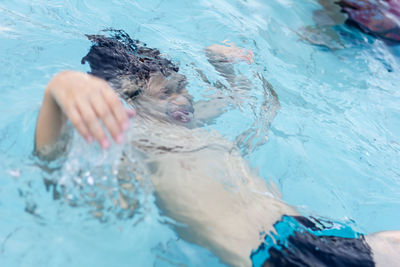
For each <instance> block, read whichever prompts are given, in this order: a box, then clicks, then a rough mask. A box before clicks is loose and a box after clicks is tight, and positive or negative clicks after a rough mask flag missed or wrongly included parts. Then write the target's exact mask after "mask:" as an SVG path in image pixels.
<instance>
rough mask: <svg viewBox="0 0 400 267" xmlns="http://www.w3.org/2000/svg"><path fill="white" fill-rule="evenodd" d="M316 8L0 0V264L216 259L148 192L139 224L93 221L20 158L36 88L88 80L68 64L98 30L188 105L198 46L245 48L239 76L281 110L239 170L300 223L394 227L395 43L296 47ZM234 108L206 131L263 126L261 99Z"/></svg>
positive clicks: (199, 64)
mask: <svg viewBox="0 0 400 267" xmlns="http://www.w3.org/2000/svg"><path fill="white" fill-rule="evenodd" d="M318 8H319V7H318V5H317V3H316V1H295V0H273V1H268V3H264V2H263V1H185V2H183V1H141V2H134V1H113V2H110V1H107V2H106V1H35V3H32V2H31V1H7V3H3V2H1V3H0V62H1V64H0V65H1V66H2V68H1V69H0V77H1V79H0V89H1V90H0V92H1V98H0V111H1V114H3V115H2V116H1V117H0V151H1V153H0V160H1V162H2V168H1V177H2V179H1V180H0V185H1V186H0V218H1V220H0V229H1V230H0V265H1V266H70V265H73V266H150V265H157V266H170V265H173V264H178V263H186V264H188V265H190V266H196V265H204V264H205V263H209V264H210V265H213V266H214V265H215V266H217V265H218V264H219V263H218V260H217V259H216V258H215V257H214V256H212V255H211V253H209V252H207V251H206V250H205V249H202V248H200V247H198V246H195V245H192V244H189V243H187V242H184V241H182V240H180V239H179V238H178V236H177V235H176V233H174V232H173V231H172V230H171V229H170V227H169V226H168V223H166V222H165V221H166V220H167V219H166V218H164V217H163V216H162V215H160V214H159V213H158V211H157V208H156V207H155V206H154V204H153V203H152V199H151V195H150V196H147V198H148V199H147V203H148V205H147V206H146V208H147V209H146V210H145V211H143V216H140V220H136V219H135V220H134V221H130V220H118V219H116V218H110V220H109V221H107V222H99V221H98V220H96V219H93V218H91V217H90V216H85V215H84V214H86V213H85V212H84V211H82V210H83V209H84V208H79V207H78V208H73V207H71V206H69V205H67V204H66V203H65V202H62V201H54V200H53V195H52V192H51V189H50V190H46V187H45V185H44V183H43V177H47V175H48V174H46V173H45V172H44V171H43V170H42V169H41V168H39V167H38V166H37V165H36V164H35V162H36V161H35V159H34V158H33V157H32V156H31V152H32V149H33V132H34V125H35V121H36V116H37V112H38V109H39V107H40V103H41V101H42V93H43V89H44V87H45V85H46V83H47V81H48V80H49V79H50V77H51V76H52V75H53V74H55V73H56V72H57V71H60V70H62V69H77V70H82V71H87V70H88V66H87V65H81V64H80V60H81V58H82V57H83V56H84V55H85V54H86V53H87V51H88V49H89V46H90V43H89V41H87V39H86V38H85V37H84V34H88V33H97V32H99V31H100V30H102V29H105V28H110V27H113V28H117V29H124V30H126V31H127V32H128V33H129V34H130V35H131V36H133V37H135V38H138V39H140V40H143V41H144V42H146V43H148V45H149V46H151V47H158V48H160V50H161V52H162V53H165V54H168V55H169V56H170V57H171V58H172V59H173V60H174V61H176V62H179V63H180V67H181V71H182V72H183V73H185V74H186V75H187V76H188V78H189V81H190V86H189V88H188V89H189V90H190V92H191V93H192V94H193V95H194V97H195V99H201V98H202V96H203V95H204V94H207V93H208V92H207V89H208V88H207V85H206V84H204V82H202V80H201V79H200V78H199V75H198V72H197V71H196V69H201V70H202V71H203V72H204V73H205V74H206V75H207V77H208V78H209V79H210V80H216V79H218V77H217V75H216V73H215V72H214V71H213V69H212V68H211V67H210V66H209V64H208V63H207V61H206V58H205V56H204V52H203V48H204V47H206V46H207V45H210V44H213V43H218V42H221V41H223V40H226V39H228V40H230V41H232V42H235V43H237V44H238V45H240V46H243V47H246V48H250V49H252V50H253V51H254V53H255V58H256V62H255V63H256V64H254V65H252V66H247V65H246V64H242V65H239V68H240V70H241V71H242V72H243V73H245V74H247V76H249V77H256V76H257V73H261V74H262V75H263V76H264V77H265V78H266V79H267V80H268V81H269V82H270V83H271V84H272V85H273V87H274V89H275V91H276V92H277V94H278V96H279V100H280V103H281V109H280V110H279V112H278V115H277V117H276V118H275V119H274V121H273V122H272V125H271V127H270V129H269V131H268V142H266V143H265V144H263V145H260V146H258V147H256V148H254V149H253V150H251V151H249V152H248V153H247V154H246V159H247V160H248V162H249V163H250V164H251V165H252V166H253V167H255V168H258V170H259V173H260V175H261V177H263V178H264V179H266V180H272V181H274V182H275V183H276V184H277V185H278V187H279V188H280V189H281V191H282V196H283V199H284V200H285V201H286V202H288V203H289V204H291V205H295V206H297V207H299V208H300V209H301V211H302V212H303V213H304V214H318V215H319V216H326V217H328V218H331V219H335V220H337V221H342V222H345V223H346V224H348V225H350V226H352V227H353V228H354V229H355V230H357V231H360V232H363V233H371V232H375V231H380V230H395V229H400V224H399V221H400V215H399V213H398V212H397V211H398V210H399V208H400V189H399V183H400V167H399V166H400V164H399V160H398V158H399V157H398V156H399V152H400V140H399V136H400V116H399V105H398V102H399V100H400V93H399V92H398V90H397V89H398V84H399V81H400V76H399V71H400V68H399V54H400V52H399V49H400V48H398V47H397V48H396V47H388V46H386V45H385V44H384V43H383V42H382V41H379V40H375V39H373V38H372V37H369V36H367V35H364V34H362V33H360V32H358V31H357V30H355V29H352V28H349V27H347V26H343V27H342V29H341V30H342V32H344V33H346V35H344V36H343V42H344V43H345V45H346V48H344V49H341V50H335V51H331V50H329V49H326V48H324V47H317V46H312V45H310V44H308V43H306V42H303V41H301V40H300V39H301V38H300V36H299V34H298V32H299V31H300V29H301V28H302V27H304V26H307V25H311V24H313V21H312V12H313V10H315V9H318ZM396 54H397V56H396ZM254 79H255V80H256V78H254ZM240 100H241V101H240V102H239V103H237V105H236V106H235V109H233V110H231V111H229V112H227V113H226V114H224V115H223V116H221V117H220V118H219V119H218V120H217V121H216V123H215V124H213V125H210V126H209V128H210V129H215V130H217V131H219V132H220V133H222V134H223V135H224V136H225V137H226V138H227V139H230V140H235V139H236V138H237V136H239V135H240V134H241V133H243V132H244V131H246V130H247V129H249V128H251V127H253V123H255V126H254V127H255V128H254V129H259V128H260V127H263V124H262V119H263V118H264V117H263V116H265V114H263V112H262V111H263V110H262V93H260V91H259V90H253V91H249V92H248V94H247V95H245V96H243V98H241V99H240ZM251 132H252V133H253V132H254V131H251ZM261 137H262V136H261ZM250 140H252V139H250ZM249 144H250V143H246V142H245V143H243V144H242V145H241V148H242V150H243V152H246V151H247V148H248V147H249ZM92 156H93V155H92ZM99 157H101V156H99ZM95 159H96V158H95ZM104 160H105V161H106V162H112V159H108V158H107V157H105V159H104ZM93 162H95V160H94V161H91V162H89V163H93ZM74 166H75V165H74Z"/></svg>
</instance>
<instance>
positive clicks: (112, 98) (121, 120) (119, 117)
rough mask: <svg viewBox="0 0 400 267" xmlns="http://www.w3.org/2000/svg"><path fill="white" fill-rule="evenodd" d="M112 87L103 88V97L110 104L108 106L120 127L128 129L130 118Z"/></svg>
mask: <svg viewBox="0 0 400 267" xmlns="http://www.w3.org/2000/svg"><path fill="white" fill-rule="evenodd" d="M111 90H112V89H111V88H105V89H104V90H102V94H103V97H104V99H105V101H106V102H107V104H108V108H109V110H110V111H111V113H112V116H113V117H114V118H115V120H116V121H117V123H118V126H119V128H120V129H124V130H126V129H127V128H128V125H129V118H128V115H127V114H126V112H125V111H124V106H123V105H122V102H121V100H120V99H119V98H118V96H117V95H116V94H115V93H114V91H111Z"/></svg>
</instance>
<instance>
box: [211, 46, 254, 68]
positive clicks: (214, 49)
mask: <svg viewBox="0 0 400 267" xmlns="http://www.w3.org/2000/svg"><path fill="white" fill-rule="evenodd" d="M223 43H224V44H225V45H220V44H213V45H210V46H209V47H207V48H206V50H207V51H209V52H211V53H213V54H214V55H215V56H220V57H222V58H224V59H227V60H228V61H230V62H235V61H236V60H241V61H245V62H247V63H248V64H251V63H253V62H254V53H253V51H251V50H249V49H244V48H240V47H238V46H236V45H235V44H233V43H230V42H227V41H224V42H223Z"/></svg>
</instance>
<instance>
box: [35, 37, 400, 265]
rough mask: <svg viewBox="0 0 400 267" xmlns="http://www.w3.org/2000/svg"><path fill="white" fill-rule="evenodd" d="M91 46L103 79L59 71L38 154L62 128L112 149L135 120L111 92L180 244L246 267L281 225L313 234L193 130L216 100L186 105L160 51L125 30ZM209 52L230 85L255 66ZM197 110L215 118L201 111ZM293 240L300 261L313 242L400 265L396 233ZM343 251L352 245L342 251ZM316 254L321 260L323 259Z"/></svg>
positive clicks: (332, 255) (50, 148)
mask: <svg viewBox="0 0 400 267" xmlns="http://www.w3.org/2000/svg"><path fill="white" fill-rule="evenodd" d="M89 39H91V40H92V41H93V43H94V45H93V46H92V48H91V50H90V51H89V53H88V55H87V56H86V57H84V58H83V62H84V61H88V62H89V64H90V66H91V70H92V73H93V75H97V76H99V77H100V78H99V77H95V76H93V75H88V74H84V73H80V72H75V71H66V72H62V73H60V74H57V75H55V76H54V78H53V79H52V80H51V81H50V82H49V84H48V86H47V88H46V91H45V95H44V100H43V104H42V108H41V111H40V114H39V117H38V121H37V127H36V133H35V149H36V151H37V153H38V154H39V155H41V156H43V157H45V158H47V159H53V158H55V157H56V156H57V155H58V154H60V153H63V152H64V151H65V149H66V146H67V143H68V140H67V139H65V138H63V136H64V134H63V131H66V129H65V128H66V122H67V120H70V121H71V123H72V124H73V126H74V127H75V128H76V129H77V130H78V132H79V133H80V134H81V135H82V136H83V137H84V138H85V139H86V140H87V141H88V142H92V141H93V140H94V139H96V140H97V142H98V143H99V144H100V145H101V146H102V147H103V148H107V147H109V146H110V142H109V140H108V139H107V137H106V135H105V132H104V131H103V129H102V127H101V124H100V121H101V122H103V123H104V125H105V127H106V129H107V130H108V131H109V132H110V134H111V136H112V138H113V139H114V141H115V142H117V143H121V142H123V132H124V130H126V129H127V128H128V127H129V117H131V116H134V113H135V112H134V111H133V110H130V109H124V108H123V106H122V103H121V101H120V100H119V99H118V95H117V94H116V93H115V92H117V93H118V94H119V95H120V96H121V97H123V98H125V99H126V101H127V102H128V103H129V104H131V105H133V106H135V107H136V110H137V113H138V116H137V117H136V119H135V120H134V121H133V122H131V123H133V124H134V127H137V129H138V131H137V132H136V133H135V134H137V135H138V136H137V138H136V139H134V142H133V143H132V145H134V146H136V147H138V148H139V149H141V150H143V151H144V153H145V154H146V155H147V161H148V164H149V165H150V166H151V169H152V173H151V181H152V183H153V185H154V189H155V192H154V194H155V195H156V199H157V205H158V206H159V208H160V209H161V210H162V212H163V213H164V214H166V215H167V216H169V217H171V218H172V219H174V220H175V221H177V222H179V225H174V228H175V230H176V231H177V233H178V234H179V236H180V237H181V238H183V239H185V240H187V241H189V242H192V243H195V244H198V245H201V246H203V247H205V248H207V249H209V250H210V251H212V252H213V253H214V254H215V255H217V256H218V257H219V258H220V259H221V260H222V261H223V262H225V263H227V264H230V265H233V266H249V265H251V261H250V254H251V252H252V251H253V250H256V249H257V248H258V247H259V245H260V243H262V242H263V238H264V236H263V235H262V234H260V233H269V232H270V231H272V230H273V226H274V225H275V224H276V222H279V220H281V218H293V219H294V220H295V221H297V222H299V223H300V224H302V225H307V228H308V227H311V228H312V227H313V226H312V222H310V221H309V220H308V219H306V218H304V217H301V216H299V215H298V212H297V211H296V210H295V209H294V208H292V207H290V206H288V205H286V204H285V203H283V202H282V201H281V200H280V199H279V193H278V192H276V191H274V190H273V189H271V188H270V187H268V185H267V184H266V183H265V182H264V181H263V180H262V179H261V178H260V177H258V176H257V175H256V174H254V172H252V171H251V170H250V168H249V167H248V165H247V164H246V162H245V161H244V159H243V158H242V157H241V156H240V154H239V153H237V151H236V150H235V148H234V147H233V146H232V144H231V143H230V142H228V141H227V140H224V139H223V138H221V137H220V136H218V135H212V134H210V133H208V132H207V131H202V130H201V129H199V130H196V126H199V125H198V124H197V122H196V119H193V118H196V117H199V118H200V119H203V120H205V121H206V120H207V119H209V118H210V117H215V116H218V115H219V113H220V110H219V109H215V106H216V105H217V106H218V101H217V102H211V104H210V103H209V104H207V103H200V105H197V104H198V103H194V104H193V103H192V99H191V97H190V96H189V95H188V93H187V91H186V89H185V85H186V83H185V77H184V76H182V75H180V74H178V73H177V72H178V68H177V67H176V66H175V65H174V64H173V63H172V62H170V61H169V60H166V59H164V58H162V57H161V56H160V53H159V52H158V50H156V49H151V48H147V47H145V46H144V45H142V44H141V43H140V42H138V41H134V40H131V39H130V38H129V36H127V35H126V34H125V33H123V32H117V34H116V35H115V36H114V37H112V38H108V37H104V36H101V35H94V36H89ZM206 54H207V56H208V58H209V61H210V63H211V64H213V65H214V67H215V69H216V70H217V71H219V72H221V73H223V74H224V77H225V78H226V79H227V80H228V82H229V83H230V85H231V86H237V84H238V83H239V82H240V81H237V80H236V77H235V75H234V72H232V63H234V62H236V61H246V62H248V63H252V61H253V54H252V52H250V51H248V50H245V49H242V48H239V47H237V46H234V45H229V46H226V45H212V46H210V47H208V49H206ZM106 81H107V82H108V83H107V82H106ZM110 85H112V86H113V87H114V89H113V88H112V87H110ZM248 85H249V86H251V83H249V84H248ZM114 90H115V91H114ZM271 90H272V89H271ZM271 95H272V97H271V101H277V98H276V94H275V93H274V92H271ZM216 103H217V104H216ZM193 107H194V109H193ZM196 107H199V109H197V108H196ZM213 107H214V109H213ZM277 107H279V104H278V103H276V104H275V108H277ZM201 108H203V109H205V110H206V111H210V110H211V111H212V112H206V111H204V113H203V112H201ZM193 112H195V113H197V112H200V113H199V116H197V115H196V116H192V114H191V113H193ZM202 114H203V115H202ZM135 129H136V128H135ZM140 130H142V132H140ZM165 133H174V134H175V136H176V137H175V138H174V137H173V135H171V134H169V135H168V138H162V137H163V136H164V135H165ZM158 137H160V138H159V139H157V138H158ZM209 170H211V172H210V171H209ZM221 173H222V174H223V175H222V176H219V175H221ZM283 220H284V219H283ZM299 241H301V242H303V244H306V245H305V246H302V247H300V248H298V249H300V250H299V251H298V253H297V254H296V253H295V254H294V255H292V257H294V259H295V260H297V261H298V260H300V256H301V255H303V254H301V252H302V250H305V251H304V252H302V253H305V255H309V253H310V251H308V250H307V249H311V252H312V251H313V250H315V248H316V247H317V245H316V244H317V243H318V242H323V243H326V242H328V241H334V242H333V243H332V242H331V243H332V244H336V246H335V245H332V248H330V247H329V248H327V249H328V251H320V252H319V253H322V256H323V257H325V258H326V259H328V260H332V259H334V260H336V262H354V261H355V262H359V261H358V260H359V257H360V258H361V260H362V262H363V263H364V264H367V265H368V266H373V261H372V258H373V260H374V261H375V263H378V264H384V263H393V262H396V260H397V261H399V262H400V259H399V256H398V254H396V253H395V252H396V251H398V249H400V234H399V233H398V232H386V233H377V234H374V235H369V236H366V237H365V240H364V237H363V236H361V237H357V238H340V237H335V238H334V239H332V238H331V237H330V236H324V235H321V236H316V235H313V234H311V235H305V234H304V233H302V232H297V233H296V235H295V239H294V240H292V241H291V242H293V244H294V243H296V242H299ZM365 241H366V243H365ZM304 242H305V243H304ZM345 244H348V245H350V246H349V247H346V248H345V249H344V248H343V247H342V246H344V245H345ZM353 246H354V248H353ZM346 249H347V250H348V251H354V253H353V254H354V255H348V254H343V252H342V251H343V250H346ZM391 250H392V251H391ZM314 252H315V251H314ZM357 253H359V254H360V255H361V256H360V255H357ZM371 253H372V254H371ZM315 255H316V258H317V259H320V258H318V257H320V255H317V254H315ZM344 256H346V257H344ZM351 257H355V258H351ZM288 259H289V257H288ZM326 259H325V260H326ZM278 260H280V261H279V262H280V263H281V264H280V266H283V265H282V263H283V262H284V260H286V259H285V257H284V255H281V256H278ZM306 260H309V261H310V262H314V263H315V260H316V259H313V258H312V257H311V256H310V255H309V257H308V258H306ZM320 260H322V259H320ZM265 264H266V265H267V266H276V265H274V264H277V262H268V260H267V261H266V262H265ZM287 264H289V263H287ZM278 266H279V265H278ZM348 266H350V265H348ZM382 266H383V265H382ZM386 266H387V265H386Z"/></svg>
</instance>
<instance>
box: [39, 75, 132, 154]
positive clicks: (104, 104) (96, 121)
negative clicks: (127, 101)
mask: <svg viewBox="0 0 400 267" xmlns="http://www.w3.org/2000/svg"><path fill="white" fill-rule="evenodd" d="M45 101H54V103H55V104H56V105H57V106H58V107H59V108H60V109H61V111H62V112H63V113H64V114H65V116H66V117H67V118H68V119H69V120H70V121H71V123H72V124H73V125H74V127H75V128H76V129H77V130H78V132H79V133H80V134H81V135H82V136H83V137H84V138H85V139H86V140H87V141H88V142H92V141H93V140H94V139H96V140H97V141H98V142H99V144H100V145H101V147H102V148H108V147H109V146H110V142H109V140H108V139H107V136H106V134H105V132H104V130H103V128H102V126H101V123H100V122H102V123H103V124H104V126H105V127H106V129H107V130H108V131H109V132H110V134H111V136H112V138H113V139H114V141H115V142H117V143H121V142H123V131H124V130H127V129H128V128H129V117H131V116H133V115H134V114H135V111H134V110H131V109H125V108H124V107H123V105H122V102H121V100H120V99H119V97H118V96H117V94H116V93H115V92H114V90H113V89H112V88H111V87H110V86H109V85H108V84H107V82H106V81H104V80H102V79H100V78H97V77H95V76H92V75H88V74H85V73H81V72H76V71H65V72H61V73H59V74H57V75H56V76H55V77H54V78H53V79H52V80H51V81H50V83H49V84H48V86H47V88H46V92H45V100H44V102H45ZM44 104H45V103H43V105H44Z"/></svg>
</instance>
